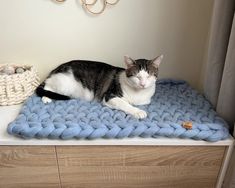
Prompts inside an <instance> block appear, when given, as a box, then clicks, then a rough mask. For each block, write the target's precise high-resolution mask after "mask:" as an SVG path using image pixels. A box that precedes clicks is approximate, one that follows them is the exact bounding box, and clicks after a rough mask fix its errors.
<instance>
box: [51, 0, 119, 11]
mask: <svg viewBox="0 0 235 188" xmlns="http://www.w3.org/2000/svg"><path fill="white" fill-rule="evenodd" d="M55 1H57V2H59V3H62V2H65V1H66V0H55ZM119 1H120V0H115V1H114V2H110V1H108V0H102V2H101V8H100V10H98V11H93V8H92V7H94V6H95V5H96V4H97V3H98V0H93V1H92V2H88V0H81V3H82V6H83V8H84V9H85V10H86V11H87V12H88V13H91V14H102V13H103V12H104V11H105V9H106V8H107V6H109V5H116V4H117V3H118V2H119Z"/></svg>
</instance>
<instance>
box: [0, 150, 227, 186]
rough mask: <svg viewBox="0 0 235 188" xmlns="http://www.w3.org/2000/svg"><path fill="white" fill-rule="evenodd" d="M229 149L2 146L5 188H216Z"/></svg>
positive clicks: (0, 161) (0, 179)
mask: <svg viewBox="0 0 235 188" xmlns="http://www.w3.org/2000/svg"><path fill="white" fill-rule="evenodd" d="M226 151H227V147H226V146H0V187H1V188H15V187H16V188H21V187H25V188H29V187H38V188H39V187H42V188H50V187H53V188H54V187H56V188H57V187H58V188H59V187H63V188H71V187H77V188H108V187H110V188H114V187H116V188H122V187H123V188H129V187H133V188H150V187H151V188H157V187H159V188H162V187H164V188H165V187H169V188H170V187H174V188H175V187H176V188H177V187H178V188H184V187H185V188H188V187H190V188H194V187H195V188H198V187H200V188H207V187H208V188H214V187H215V186H216V182H217V177H218V175H219V173H220V169H221V166H222V163H223V158H224V155H225V154H226Z"/></svg>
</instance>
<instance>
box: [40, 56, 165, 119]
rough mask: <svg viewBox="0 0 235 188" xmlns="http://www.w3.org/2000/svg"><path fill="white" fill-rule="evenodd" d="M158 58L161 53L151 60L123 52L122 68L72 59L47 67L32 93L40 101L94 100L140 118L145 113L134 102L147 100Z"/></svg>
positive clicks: (153, 82)
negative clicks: (44, 78) (51, 67)
mask: <svg viewBox="0 0 235 188" xmlns="http://www.w3.org/2000/svg"><path fill="white" fill-rule="evenodd" d="M162 58H163V55H160V56H158V57H156V58H154V59H152V60H146V59H137V60H133V59H132V58H131V57H129V56H125V57H124V62H125V64H126V69H124V68H120V67H115V66H112V65H109V64H106V63H102V62H97V61H87V60H73V61H70V62H67V63H64V64H62V65H60V66H58V67H57V68H55V69H54V70H53V71H51V73H50V74H49V76H48V77H47V78H46V80H45V81H44V82H43V83H42V84H41V85H40V86H39V87H38V88H37V89H36V93H37V95H38V96H40V97H42V101H43V103H50V102H52V99H55V100H68V99H70V98H80V99H84V100H87V101H92V100H98V101H100V102H102V103H103V104H104V105H106V106H108V107H110V108H112V109H118V110H122V111H124V112H125V113H126V114H130V115H132V116H134V117H135V118H138V119H143V118H146V117H147V113H146V112H145V111H144V110H141V109H139V108H138V107H136V106H138V105H146V104H149V103H150V101H151V97H152V96H153V94H154V93H155V85H156V84H155V82H156V80H157V78H158V68H159V65H160V63H161V61H162ZM133 105H135V106H133Z"/></svg>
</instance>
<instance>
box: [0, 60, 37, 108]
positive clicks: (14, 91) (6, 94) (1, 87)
mask: <svg viewBox="0 0 235 188" xmlns="http://www.w3.org/2000/svg"><path fill="white" fill-rule="evenodd" d="M4 66H6V64H3V65H0V70H1V69H2V68H3V67H4ZM11 66H13V67H15V68H18V67H22V68H24V69H25V71H24V72H23V73H15V74H12V75H0V105H2V106H3V105H14V104H19V103H22V102H23V101H24V100H25V99H26V98H27V97H28V96H30V95H32V94H33V92H34V90H35V89H36V87H37V86H38V85H39V77H38V75H37V72H36V70H35V69H34V68H33V67H32V66H28V65H11Z"/></svg>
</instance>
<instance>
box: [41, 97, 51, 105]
mask: <svg viewBox="0 0 235 188" xmlns="http://www.w3.org/2000/svg"><path fill="white" fill-rule="evenodd" d="M42 102H43V103H44V104H47V103H50V102H52V100H51V99H50V98H48V97H42Z"/></svg>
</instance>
